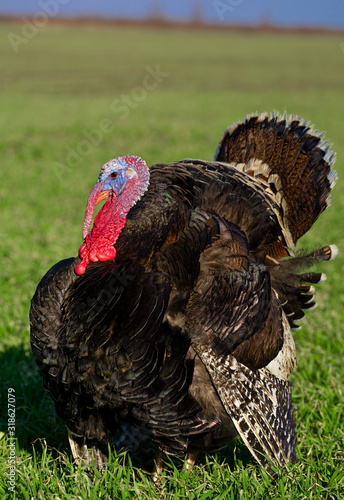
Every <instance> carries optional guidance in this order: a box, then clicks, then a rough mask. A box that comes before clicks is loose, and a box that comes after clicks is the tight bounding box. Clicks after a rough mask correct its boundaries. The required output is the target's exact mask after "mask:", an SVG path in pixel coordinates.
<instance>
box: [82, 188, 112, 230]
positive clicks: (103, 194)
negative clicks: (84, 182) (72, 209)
mask: <svg viewBox="0 0 344 500" xmlns="http://www.w3.org/2000/svg"><path fill="white" fill-rule="evenodd" d="M103 186H104V181H103V182H97V183H96V185H95V186H93V189H92V191H91V193H90V196H89V197H88V201H87V208H86V213H85V219H84V225H83V228H82V237H83V239H85V238H86V236H87V235H88V232H89V230H90V227H91V224H92V216H93V212H94V207H95V206H96V205H97V204H98V203H99V202H101V201H102V200H105V198H107V197H108V196H109V193H110V192H111V189H104V190H103V189H102V188H103Z"/></svg>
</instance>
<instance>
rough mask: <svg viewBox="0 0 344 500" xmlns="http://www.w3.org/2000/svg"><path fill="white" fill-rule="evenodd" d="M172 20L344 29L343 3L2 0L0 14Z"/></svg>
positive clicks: (337, 0)
mask: <svg viewBox="0 0 344 500" xmlns="http://www.w3.org/2000/svg"><path fill="white" fill-rule="evenodd" d="M157 7H158V9H159V10H160V11H161V13H162V14H163V15H164V16H165V17H167V18H172V19H178V20H180V19H185V20H187V19H190V17H191V16H192V15H193V13H194V12H195V11H197V10H198V11H200V12H202V17H203V18H204V19H205V20H207V21H208V22H215V23H218V22H222V23H229V24H230V23H249V24H252V23H253V24H254V23H259V22H261V21H262V20H264V19H268V20H270V22H272V23H275V24H279V25H287V26H295V25H297V26H300V25H301V26H324V27H330V28H331V27H332V28H344V0H287V1H281V0H123V1H116V0H98V1H96V0H16V1H15V2H9V1H8V0H0V14H16V15H24V16H25V15H34V14H35V13H37V12H38V11H41V10H45V11H46V12H49V9H50V12H56V14H54V16H52V17H55V16H56V15H59V16H87V15H95V16H98V17H105V18H106V17H109V18H114V17H123V18H136V19H140V18H144V17H147V16H149V14H150V13H151V12H152V11H154V10H156V8H157Z"/></svg>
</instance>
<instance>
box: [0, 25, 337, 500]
mask: <svg viewBox="0 0 344 500" xmlns="http://www.w3.org/2000/svg"><path fill="white" fill-rule="evenodd" d="M21 28H22V26H21V24H13V25H8V24H4V25H0V33H1V37H0V54H1V64H2V69H1V83H0V85H1V93H0V110H1V113H0V134H1V141H0V150H1V182H0V203H1V214H2V218H1V227H0V245H1V270H0V273H1V274H0V288H1V296H0V314H1V324H0V366H1V408H2V409H1V431H2V434H1V441H0V446H1V448H2V452H0V453H1V457H0V466H1V468H2V469H3V470H6V465H7V458H8V453H9V449H8V448H6V445H7V443H8V441H7V434H6V430H7V421H6V419H7V390H8V388H9V387H13V388H14V389H15V391H16V419H17V430H16V436H17V438H18V440H17V449H16V456H17V477H16V492H15V493H14V494H12V493H10V492H9V491H8V490H7V484H6V483H5V481H4V480H5V479H6V476H3V475H2V472H0V498H7V495H8V497H13V498H17V499H31V498H35V499H36V498H41V499H50V498H51V499H59V498H60V499H86V498H87V499H93V498H109V499H110V498H111V499H117V498H118V499H126V498H160V497H161V498H171V499H178V498H195V499H196V498H197V499H204V500H205V499H220V498H225V499H227V498H228V499H242V500H244V499H253V498H254V499H266V498H276V499H284V498H290V499H300V500H301V499H309V498H310V499H340V498H344V451H343V448H344V432H343V431H344V422H343V382H344V363H343V337H344V331H343V329H344V328H343V324H344V313H343V310H344V307H343V306H344V292H343V279H342V276H343V271H344V261H343V256H342V253H340V255H339V257H338V258H337V259H336V261H334V262H331V263H327V265H323V266H321V270H322V271H324V272H326V273H327V275H328V280H327V282H326V283H325V284H323V285H321V286H319V289H318V291H317V300H318V302H319V303H320V306H319V308H318V309H317V310H316V311H314V312H312V313H310V314H309V315H308V317H307V319H306V321H305V322H304V323H303V328H302V330H300V331H297V332H295V340H296V345H297V356H298V369H297V370H295V372H294V374H293V377H292V383H293V401H294V407H295V414H296V423H297V434H298V438H299V441H298V449H297V451H298V456H299V463H298V464H297V465H296V466H293V467H288V468H287V470H286V471H283V472H282V471H277V472H276V474H277V476H276V478H275V479H271V478H270V477H269V476H267V474H266V473H265V472H264V470H262V469H261V468H260V467H259V466H258V465H257V464H256V463H255V461H254V460H253V459H252V458H251V457H250V455H249V453H248V452H247V450H246V448H245V446H244V445H243V444H242V443H241V442H240V441H238V442H236V443H234V444H233V445H231V446H229V447H228V448H227V449H226V450H224V451H223V452H221V453H219V454H217V455H215V456H210V457H201V458H200V461H199V463H198V465H197V466H196V467H195V470H194V471H193V472H192V473H188V472H186V471H185V470H183V467H182V464H181V463H180V462H178V461H173V462H171V463H170V464H169V465H168V467H167V470H166V474H165V476H166V477H165V478H163V479H162V481H161V485H160V488H158V489H155V488H154V487H153V486H152V483H151V480H150V474H149V471H150V470H151V469H150V467H151V463H150V462H149V461H148V464H144V465H143V463H142V461H141V462H140V459H138V460H136V462H135V461H134V465H132V464H131V462H130V458H129V457H128V456H123V455H119V456H118V457H113V459H112V463H111V464H110V465H109V468H108V470H107V472H106V474H105V475H104V476H100V475H99V474H98V473H97V472H96V471H95V472H94V476H93V477H90V476H89V475H87V474H86V472H85V471H83V470H82V469H81V468H78V467H76V466H75V465H74V464H73V462H72V458H71V454H70V451H69V447H68V443H67V439H66V429H65V426H64V423H63V422H62V421H61V420H60V419H59V418H58V417H56V416H55V413H54V407H53V404H52V402H51V401H50V398H49V397H48V396H47V394H45V392H44V390H43V388H42V383H41V379H40V377H39V375H38V371H37V369H36V366H35V363H34V361H33V359H32V355H31V352H30V345H29V325H28V310H29V304H30V299H31V297H32V295H33V293H34V290H35V287H36V285H37V283H38V281H39V280H40V278H41V277H42V275H43V274H44V273H45V272H46V271H47V269H48V268H49V267H50V266H51V265H53V264H54V263H55V262H57V261H58V260H60V259H62V258H66V257H69V256H72V255H76V254H77V250H78V248H79V246H80V244H81V231H82V223H83V216H84V210H85V206H86V201H87V196H88V194H89V191H90V189H91V187H92V186H93V184H94V182H95V180H96V178H97V176H98V172H99V169H100V166H101V165H102V164H103V163H104V162H105V161H107V160H108V159H110V158H113V157H115V156H119V155H122V154H137V155H139V156H142V157H143V158H144V159H145V160H146V161H147V163H148V164H152V163H154V162H170V161H175V160H178V159H182V158H185V157H196V158H202V159H206V160H210V159H212V156H213V153H214V151H215V148H216V145H217V142H218V140H219V139H220V137H221V134H222V132H223V129H224V128H225V127H226V126H228V125H230V124H231V123H233V122H234V121H236V120H240V119H242V118H243V117H244V116H245V115H246V114H247V113H251V112H254V111H259V112H261V111H265V110H266V111H273V110H278V111H280V112H282V113H283V112H284V111H287V112H288V113H294V114H298V115H300V116H302V117H304V118H306V119H308V120H310V121H311V122H312V123H314V124H315V125H316V127H317V128H319V129H321V130H326V131H327V135H326V137H327V138H328V139H330V141H331V142H333V143H334V146H333V148H334V150H335V151H337V153H338V159H337V165H336V167H337V170H338V172H339V176H340V180H339V183H338V185H337V187H336V189H335V191H334V193H333V197H332V205H333V206H332V208H330V209H329V210H328V211H327V212H326V213H325V214H323V215H322V216H321V218H320V219H319V221H317V223H316V224H315V226H314V227H313V228H312V230H311V231H310V232H309V234H307V235H306V236H305V237H304V238H303V240H302V241H301V245H303V246H305V247H314V246H317V245H322V244H328V243H336V244H337V245H338V247H339V249H340V250H341V251H342V249H343V248H344V234H343V216H344V196H343V194H342V187H341V185H342V184H341V183H342V180H341V179H343V178H344V169H343V159H344V146H343V139H342V138H343V134H344V124H343V120H342V117H343V115H344V100H343V90H344V53H343V52H342V50H341V48H340V43H341V42H342V38H341V37H339V36H334V35H332V36H326V35H310V34H308V35H301V34H294V35H291V34H265V33H249V34H243V33H238V32H233V33H230V32H228V33H227V32H213V31H204V32H202V31H192V32H187V31H183V30H166V31H160V30H148V29H147V30H144V29H142V30H139V29H136V30H133V29H127V30H124V29H119V28H114V27H111V28H110V27H77V26H70V27H66V26H62V25H48V26H47V27H46V28H45V29H42V30H39V31H38V33H37V35H36V36H34V37H33V38H32V39H31V40H30V41H29V42H28V43H27V44H23V45H21V46H20V47H19V53H18V54H15V53H14V51H13V50H12V48H11V46H10V43H9V40H8V37H7V35H8V33H9V32H13V33H19V34H20V33H21ZM157 66H158V67H159V68H160V70H161V71H162V72H164V73H168V75H165V76H164V77H161V81H157V82H156V83H157V85H156V86H155V88H154V89H153V88H151V89H150V90H146V92H144V91H143V90H142V88H141V89H138V87H142V85H144V82H147V81H149V83H150V87H152V86H153V85H152V83H154V80H153V79H150V80H147V79H148V77H147V74H148V72H149V71H150V70H154V69H156V67H157ZM147 67H149V68H150V69H148V70H147ZM128 98H129V99H130V106H131V107H129V108H128V112H124V111H123V109H122V110H120V109H119V104H120V105H121V106H123V102H122V101H123V99H128ZM116 99H117V101H116ZM104 119H106V120H107V121H106V125H107V127H108V129H111V131H109V130H107V131H104V123H105V122H104ZM102 128H103V132H102V137H100V135H99V131H100V130H101V129H102ZM97 132H98V136H97V137H98V139H97V141H95V144H94V145H93V146H91V147H87V146H88V144H86V143H85V139H86V137H89V136H90V134H91V135H93V137H95V134H96V133H97ZM71 151H72V152H74V153H76V154H77V155H75V154H74V155H73V153H71ZM71 154H72V155H73V158H72V159H71ZM133 460H134V459H133ZM151 460H152V457H151V458H150V461H151ZM145 470H146V471H148V472H144V471H145Z"/></svg>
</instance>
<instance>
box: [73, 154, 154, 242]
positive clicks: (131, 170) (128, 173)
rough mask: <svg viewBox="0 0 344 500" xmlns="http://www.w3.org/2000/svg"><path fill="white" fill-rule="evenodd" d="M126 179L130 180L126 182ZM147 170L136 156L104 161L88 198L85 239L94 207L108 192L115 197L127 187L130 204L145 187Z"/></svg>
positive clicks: (147, 175) (147, 178) (83, 233)
mask: <svg viewBox="0 0 344 500" xmlns="http://www.w3.org/2000/svg"><path fill="white" fill-rule="evenodd" d="M128 181H131V182H129V183H128ZM148 182H149V170H148V168H147V165H146V164H145V162H144V161H143V160H142V159H141V158H140V157H138V156H119V157H117V158H114V159H112V160H110V161H108V162H107V163H105V164H104V165H103V166H102V168H101V171H100V174H99V177H98V181H97V183H96V184H95V186H94V187H93V189H92V191H91V193H90V196H89V198H88V203H87V209H86V214H85V220H84V226H83V232H82V235H83V238H84V239H85V238H86V236H87V234H88V231H89V229H90V227H91V223H92V216H93V211H94V207H95V206H96V205H97V203H99V202H100V201H102V200H105V199H106V198H107V197H108V196H109V195H110V193H111V194H112V196H115V197H117V196H118V195H119V194H121V193H122V192H123V194H125V190H126V188H128V192H127V198H128V203H129V204H130V206H132V205H133V204H134V203H135V202H136V201H137V199H138V198H139V196H141V195H142V194H143V193H144V191H145V190H146V189H147V186H148Z"/></svg>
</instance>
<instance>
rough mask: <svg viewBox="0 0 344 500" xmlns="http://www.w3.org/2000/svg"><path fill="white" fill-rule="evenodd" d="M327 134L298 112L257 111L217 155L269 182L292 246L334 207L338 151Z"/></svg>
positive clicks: (232, 131) (229, 134)
mask: <svg viewBox="0 0 344 500" xmlns="http://www.w3.org/2000/svg"><path fill="white" fill-rule="evenodd" d="M323 135H324V133H320V132H318V131H315V130H313V129H312V128H311V127H310V126H309V123H308V122H306V121H304V120H302V119H300V118H298V117H293V116H290V117H289V118H286V116H285V115H284V116H283V117H282V118H280V117H278V116H277V115H275V114H273V115H271V116H270V117H269V116H268V115H267V114H266V113H264V114H262V115H260V116H257V115H251V116H247V117H246V119H245V120H244V121H243V122H240V123H236V124H234V125H232V126H231V127H229V128H227V129H226V130H225V132H224V135H223V137H222V139H221V142H220V144H219V146H218V149H217V151H216V154H215V158H214V159H215V161H220V162H226V163H233V162H234V163H237V165H236V168H237V169H238V170H241V171H242V172H245V173H246V174H248V175H250V176H251V177H254V178H255V180H256V181H258V182H259V183H260V184H264V185H265V189H266V191H267V193H269V194H270V195H271V196H272V198H273V199H274V201H275V202H276V203H277V205H278V206H279V211H280V214H279V219H280V223H281V226H282V227H283V229H284V231H283V232H284V236H285V239H286V244H287V246H289V247H292V246H294V245H295V243H296V242H297V240H298V239H299V238H300V237H301V236H302V235H303V234H305V233H306V232H307V231H308V230H309V229H310V227H311V226H312V225H313V224H314V222H315V221H316V219H317V218H318V217H319V215H320V214H321V213H322V212H323V211H324V210H325V209H326V208H327V206H329V204H330V192H331V190H332V188H333V186H334V185H335V183H336V181H337V173H336V171H334V170H331V166H332V165H333V164H334V161H335V154H334V153H333V152H331V150H330V146H329V144H328V141H326V142H325V141H323V140H322V137H323ZM272 253H275V252H272ZM270 254H271V253H270Z"/></svg>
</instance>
